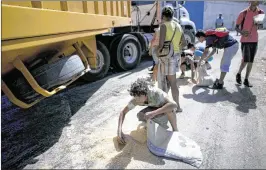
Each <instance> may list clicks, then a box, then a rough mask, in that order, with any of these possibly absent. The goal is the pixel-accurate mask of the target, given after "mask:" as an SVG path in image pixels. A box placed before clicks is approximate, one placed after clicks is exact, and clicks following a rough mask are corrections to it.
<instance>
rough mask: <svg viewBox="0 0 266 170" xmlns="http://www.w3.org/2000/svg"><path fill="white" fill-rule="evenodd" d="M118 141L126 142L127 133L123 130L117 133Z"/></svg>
mask: <svg viewBox="0 0 266 170" xmlns="http://www.w3.org/2000/svg"><path fill="white" fill-rule="evenodd" d="M117 141H118V143H120V144H123V145H124V144H126V141H125V135H124V133H123V132H122V131H120V132H119V133H118V134H117Z"/></svg>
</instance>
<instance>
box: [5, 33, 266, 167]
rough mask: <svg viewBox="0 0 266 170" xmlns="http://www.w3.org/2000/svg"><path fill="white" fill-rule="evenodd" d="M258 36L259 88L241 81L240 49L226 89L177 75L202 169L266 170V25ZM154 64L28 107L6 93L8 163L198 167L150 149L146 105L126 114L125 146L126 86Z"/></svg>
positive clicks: (182, 123)
mask: <svg viewBox="0 0 266 170" xmlns="http://www.w3.org/2000/svg"><path fill="white" fill-rule="evenodd" d="M232 35H235V33H232ZM259 35H260V44H259V50H258V54H257V57H256V60H255V66H254V68H253V72H252V76H251V78H250V81H251V82H252V83H253V84H254V85H255V86H254V87H253V88H251V89H249V88H245V87H243V86H237V85H236V84H235V74H236V72H237V69H238V67H239V62H240V59H241V53H240V50H239V51H238V54H237V56H235V58H234V59H233V61H232V67H231V72H230V73H229V74H228V75H227V77H226V84H225V89H223V90H220V91H217V90H209V89H203V88H197V87H195V86H192V85H191V84H188V83H187V82H186V80H178V83H179V85H180V91H181V106H182V108H183V110H184V112H183V113H180V114H178V120H177V121H178V128H179V130H180V131H181V132H182V133H183V134H185V135H186V136H188V137H189V138H191V139H193V140H195V141H196V142H197V143H198V144H199V145H200V146H201V149H202V152H203V155H204V161H203V164H202V166H201V168H203V169H205V168H206V169H209V168H247V169H251V168H252V169H253V168H266V162H265V160H266V142H265V141H266V130H265V127H266V117H265V115H266V111H265V110H266V106H265V101H266V93H265V91H266V67H265V66H266V31H260V32H259ZM237 38H238V39H239V37H237ZM220 59H221V52H220V53H219V54H218V55H216V56H215V59H214V61H213V62H212V66H213V69H212V70H211V72H210V73H211V74H212V75H213V76H214V77H217V76H218V75H219V62H220ZM150 65H151V61H143V62H142V63H141V65H140V66H139V67H138V68H137V69H135V70H132V71H129V72H124V73H119V74H115V75H111V76H109V77H107V78H105V79H103V80H101V81H98V82H94V83H91V84H85V85H80V86H77V87H74V88H71V89H68V90H66V91H64V92H63V93H60V94H57V95H55V96H53V97H51V98H48V99H45V100H43V101H42V102H41V103H39V104H38V105H36V106H34V107H33V108H30V109H28V110H21V109H18V108H16V107H14V106H12V105H11V104H10V102H9V101H8V100H7V99H6V98H5V97H2V167H3V168H16V169H22V168H26V169H40V168H60V169H62V168H160V169H161V168H186V169H190V168H193V167H191V166H190V165H187V164H185V163H182V162H178V161H174V160H168V159H163V158H158V157H156V156H154V155H152V154H151V153H150V152H149V151H148V149H147V147H146V145H145V132H144V130H143V129H141V128H139V129H137V126H138V125H139V123H140V122H138V121H137V119H136V113H137V112H138V111H139V110H140V109H142V108H141V107H137V108H136V110H133V111H131V112H130V113H129V114H128V115H127V118H126V119H125V125H124V127H123V128H124V132H125V133H126V134H128V135H130V136H131V137H132V138H129V142H128V144H127V145H126V146H121V145H118V144H117V142H116V140H115V136H116V128H117V121H118V115H119V112H120V111H121V109H122V108H123V107H124V105H126V104H127V102H128V100H129V99H130V96H129V95H128V92H127V88H128V87H129V85H130V83H131V82H132V81H134V80H136V79H137V77H140V76H147V75H148V71H147V69H146V68H147V67H148V66H150ZM130 139H134V141H135V142H132V141H133V140H132V141H130Z"/></svg>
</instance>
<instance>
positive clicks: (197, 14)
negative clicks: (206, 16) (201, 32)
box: [184, 1, 204, 29]
mask: <svg viewBox="0 0 266 170" xmlns="http://www.w3.org/2000/svg"><path fill="white" fill-rule="evenodd" d="M184 7H185V8H186V9H187V11H188V13H189V16H190V20H191V21H193V22H194V23H195V25H196V28H197V29H203V13H204V1H186V3H185V5H184Z"/></svg>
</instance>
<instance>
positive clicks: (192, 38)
mask: <svg viewBox="0 0 266 170" xmlns="http://www.w3.org/2000/svg"><path fill="white" fill-rule="evenodd" d="M184 36H185V39H186V41H187V43H195V36H194V35H193V33H192V32H191V30H188V29H185V30H184Z"/></svg>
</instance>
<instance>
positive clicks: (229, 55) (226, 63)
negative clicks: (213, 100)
mask: <svg viewBox="0 0 266 170" xmlns="http://www.w3.org/2000/svg"><path fill="white" fill-rule="evenodd" d="M238 47H239V45H238V43H236V44H234V45H233V46H231V47H228V48H225V49H224V54H223V57H222V60H221V65H220V69H221V74H220V78H219V81H218V83H217V82H216V83H215V85H214V88H217V89H222V88H223V84H224V78H225V76H226V73H227V72H229V69H230V66H231V61H232V59H233V57H234V56H235V55H236V53H237V51H238Z"/></svg>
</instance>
